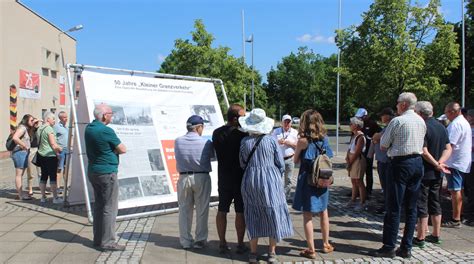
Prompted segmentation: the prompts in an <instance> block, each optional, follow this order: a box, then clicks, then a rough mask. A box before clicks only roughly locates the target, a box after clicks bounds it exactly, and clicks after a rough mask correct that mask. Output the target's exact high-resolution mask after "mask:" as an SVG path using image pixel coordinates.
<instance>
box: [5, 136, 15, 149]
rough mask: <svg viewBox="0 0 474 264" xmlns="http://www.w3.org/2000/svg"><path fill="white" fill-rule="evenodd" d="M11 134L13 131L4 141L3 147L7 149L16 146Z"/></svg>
mask: <svg viewBox="0 0 474 264" xmlns="http://www.w3.org/2000/svg"><path fill="white" fill-rule="evenodd" d="M13 134H15V132H13V133H11V134H10V135H8V138H7V141H6V143H5V148H6V149H7V150H8V151H13V149H14V148H15V146H16V143H15V141H13Z"/></svg>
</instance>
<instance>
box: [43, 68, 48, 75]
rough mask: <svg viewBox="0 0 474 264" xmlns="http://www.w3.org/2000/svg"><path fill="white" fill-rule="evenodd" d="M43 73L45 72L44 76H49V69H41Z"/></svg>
mask: <svg viewBox="0 0 474 264" xmlns="http://www.w3.org/2000/svg"><path fill="white" fill-rule="evenodd" d="M41 71H42V72H43V76H49V69H48V68H41Z"/></svg>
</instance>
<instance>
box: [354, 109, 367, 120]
mask: <svg viewBox="0 0 474 264" xmlns="http://www.w3.org/2000/svg"><path fill="white" fill-rule="evenodd" d="M366 115H367V110H365V108H359V109H357V112H356V114H355V117H359V118H361V117H364V116H366Z"/></svg>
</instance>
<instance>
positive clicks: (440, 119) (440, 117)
mask: <svg viewBox="0 0 474 264" xmlns="http://www.w3.org/2000/svg"><path fill="white" fill-rule="evenodd" d="M437 119H438V120H439V121H444V120H446V119H448V117H447V116H446V115H445V114H442V115H440V116H439V117H438V118H437Z"/></svg>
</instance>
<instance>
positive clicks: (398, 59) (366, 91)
mask: <svg viewBox="0 0 474 264" xmlns="http://www.w3.org/2000/svg"><path fill="white" fill-rule="evenodd" d="M439 7H440V0H431V1H430V2H429V3H428V5H426V6H424V7H421V6H419V5H414V6H411V5H410V4H409V3H408V1H406V0H375V2H374V3H373V4H372V5H371V6H370V8H369V10H368V11H367V12H365V13H364V14H363V21H362V23H361V24H360V25H358V26H352V27H349V28H346V29H344V30H341V31H339V32H338V38H337V44H338V46H339V47H340V48H341V51H342V67H341V68H340V69H339V71H340V72H341V75H342V80H343V85H342V88H341V90H342V91H343V95H342V104H343V108H346V109H350V108H355V107H359V106H364V107H366V108H368V109H369V111H370V112H372V113H373V112H376V111H378V110H380V109H381V108H382V107H385V106H391V105H392V106H393V105H394V102H395V101H396V98H397V96H398V94H400V93H401V92H404V91H411V92H414V93H415V94H416V95H417V97H418V98H419V99H422V100H430V101H432V102H435V103H436V102H438V101H440V100H441V97H442V96H443V94H444V92H445V91H446V89H447V86H446V84H444V83H443V82H442V79H443V77H445V76H448V75H450V74H451V70H452V69H453V68H455V67H457V66H458V63H459V54H458V44H457V43H456V34H455V33H454V32H453V26H452V25H450V24H447V23H445V21H444V19H443V17H442V15H441V14H440V13H439V12H438V10H439Z"/></svg>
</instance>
